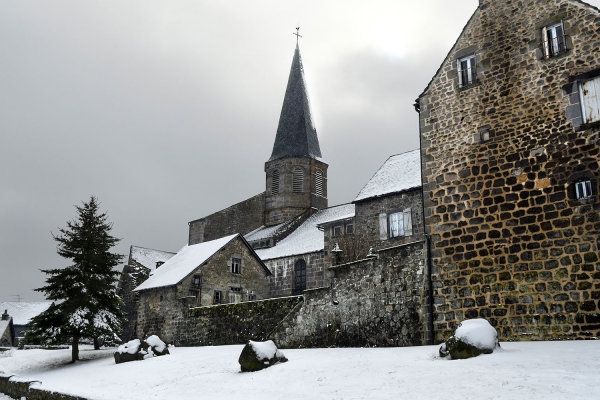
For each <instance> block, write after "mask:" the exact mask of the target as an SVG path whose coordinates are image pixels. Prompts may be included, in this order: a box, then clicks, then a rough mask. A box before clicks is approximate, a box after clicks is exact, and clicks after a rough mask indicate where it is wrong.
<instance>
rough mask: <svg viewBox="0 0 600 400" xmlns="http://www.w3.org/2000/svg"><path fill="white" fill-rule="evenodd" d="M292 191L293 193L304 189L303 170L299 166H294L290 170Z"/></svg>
mask: <svg viewBox="0 0 600 400" xmlns="http://www.w3.org/2000/svg"><path fill="white" fill-rule="evenodd" d="M292 191H293V192H294V193H302V192H303V191H304V170H303V169H302V168H301V167H296V168H294V171H292Z"/></svg>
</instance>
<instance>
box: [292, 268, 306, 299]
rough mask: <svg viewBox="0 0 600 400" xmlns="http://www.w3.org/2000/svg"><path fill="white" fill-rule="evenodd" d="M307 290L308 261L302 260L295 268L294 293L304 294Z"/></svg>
mask: <svg viewBox="0 0 600 400" xmlns="http://www.w3.org/2000/svg"><path fill="white" fill-rule="evenodd" d="M305 290H306V261H304V260H303V259H300V260H298V261H296V265H295V266H294V293H293V294H295V295H297V294H302V292H304V291H305Z"/></svg>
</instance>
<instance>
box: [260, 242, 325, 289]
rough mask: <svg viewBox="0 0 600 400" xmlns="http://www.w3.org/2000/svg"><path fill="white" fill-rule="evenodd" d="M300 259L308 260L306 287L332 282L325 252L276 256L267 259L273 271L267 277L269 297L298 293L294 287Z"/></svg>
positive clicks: (316, 286)
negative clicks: (296, 269)
mask: <svg viewBox="0 0 600 400" xmlns="http://www.w3.org/2000/svg"><path fill="white" fill-rule="evenodd" d="M299 260H304V261H305V262H306V288H307V289H315V288H320V287H323V286H326V285H329V283H330V276H331V274H330V272H329V271H328V270H327V266H328V265H326V264H325V259H324V252H323V251H318V252H315V253H308V254H300V255H297V256H290V257H282V258H274V259H272V260H265V264H266V265H267V267H268V268H269V270H270V271H271V274H272V275H270V276H268V277H267V280H268V284H269V297H272V298H273V297H284V296H292V295H294V294H301V292H300V293H297V292H296V291H295V290H294V289H295V287H294V282H295V281H294V273H295V266H296V263H297V262H298V261H299Z"/></svg>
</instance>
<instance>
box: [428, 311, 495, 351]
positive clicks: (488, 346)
mask: <svg viewBox="0 0 600 400" xmlns="http://www.w3.org/2000/svg"><path fill="white" fill-rule="evenodd" d="M499 347H500V343H498V333H497V332H496V330H495V329H494V327H492V326H491V325H490V323H489V322H488V321H487V320H485V319H481V318H477V319H469V320H465V321H463V322H461V323H460V325H459V326H458V328H456V331H455V332H454V336H452V337H450V338H449V339H448V340H446V343H443V344H442V346H441V347H440V356H441V357H448V356H450V358H451V359H453V360H460V359H465V358H471V357H476V356H478V355H480V354H490V353H492V352H493V351H494V349H496V348H499Z"/></svg>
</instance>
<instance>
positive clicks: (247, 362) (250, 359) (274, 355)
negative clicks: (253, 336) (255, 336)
mask: <svg viewBox="0 0 600 400" xmlns="http://www.w3.org/2000/svg"><path fill="white" fill-rule="evenodd" d="M287 360H288V359H287V358H285V356H284V355H283V353H282V352H281V351H279V350H278V349H277V346H275V343H273V341H272V340H267V341H266V342H253V341H252V340H249V341H248V344H247V345H246V346H244V349H243V350H242V354H240V358H239V360H238V362H239V363H240V366H241V369H242V372H254V371H260V370H261V369H265V368H268V367H270V366H271V365H274V364H277V363H280V362H286V361H287Z"/></svg>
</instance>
